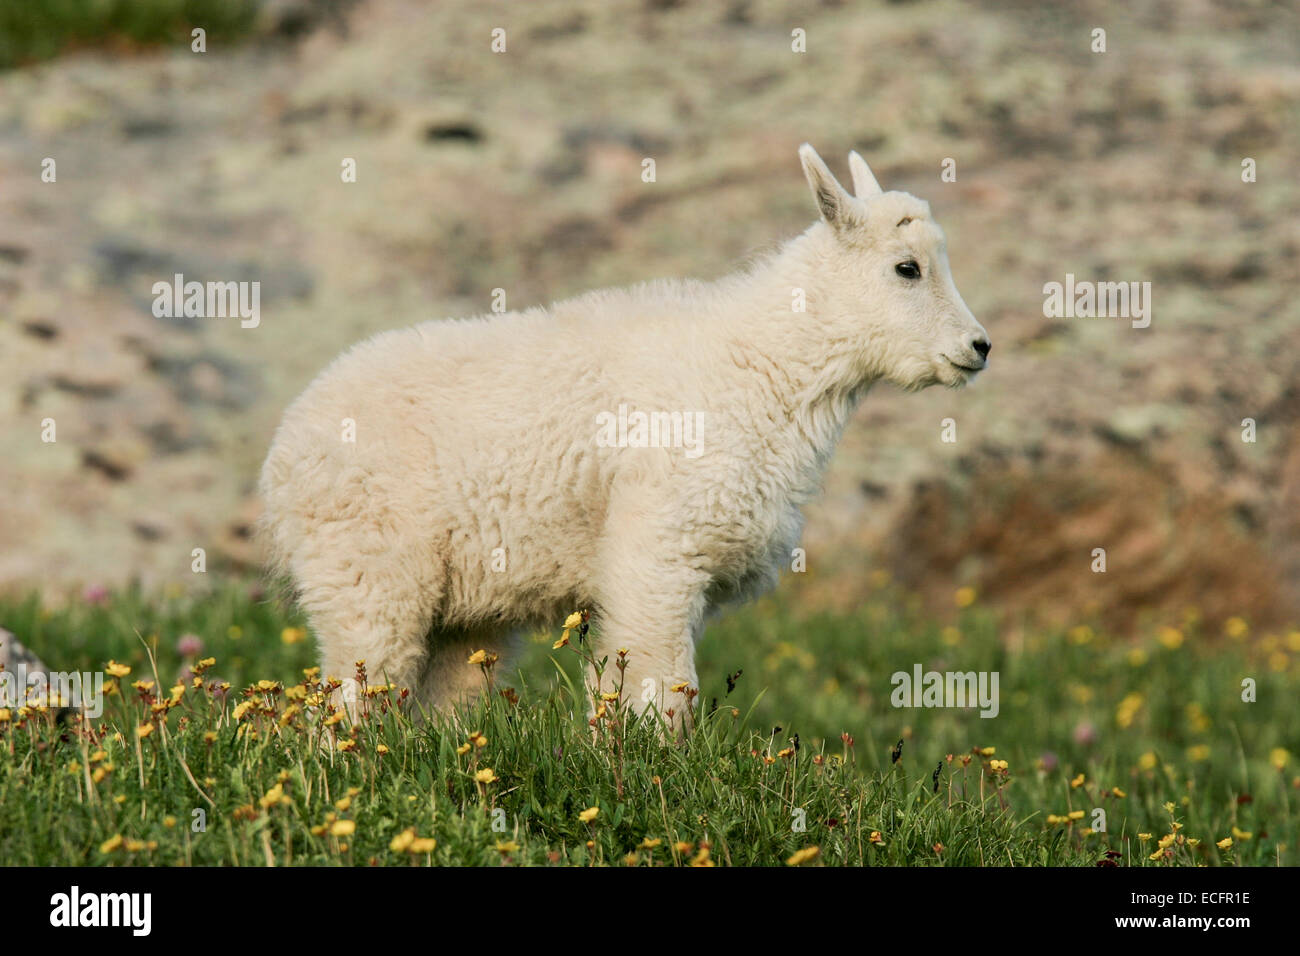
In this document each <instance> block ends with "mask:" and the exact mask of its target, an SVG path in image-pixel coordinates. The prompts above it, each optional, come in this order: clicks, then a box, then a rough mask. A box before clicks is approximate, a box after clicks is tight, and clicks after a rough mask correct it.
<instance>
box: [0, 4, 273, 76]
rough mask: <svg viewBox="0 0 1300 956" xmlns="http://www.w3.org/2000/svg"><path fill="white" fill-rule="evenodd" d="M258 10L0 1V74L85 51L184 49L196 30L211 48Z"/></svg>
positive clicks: (242, 30) (251, 21)
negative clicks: (199, 29)
mask: <svg viewBox="0 0 1300 956" xmlns="http://www.w3.org/2000/svg"><path fill="white" fill-rule="evenodd" d="M258 8H259V3H258V2H257V0H38V2H33V0H0V69H8V68H10V67H14V66H21V65H23V64H26V63H31V62H35V61H38V60H45V59H49V58H50V57H53V56H58V55H59V54H61V53H65V52H67V51H69V50H73V49H77V48H79V47H88V46H108V47H115V48H118V49H121V48H123V47H138V46H160V45H165V44H172V45H175V44H183V45H184V47H185V48H186V49H188V48H189V44H190V31H191V30H192V29H194V28H195V27H202V28H203V29H204V30H206V31H207V37H208V40H209V42H211V41H214V40H226V39H231V38H235V37H240V36H243V35H245V34H247V33H248V32H249V31H250V30H252V28H253V27H254V25H255V23H256V21H257V12H258ZM209 49H211V47H209Z"/></svg>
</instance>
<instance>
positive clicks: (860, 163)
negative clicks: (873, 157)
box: [849, 149, 884, 199]
mask: <svg viewBox="0 0 1300 956" xmlns="http://www.w3.org/2000/svg"><path fill="white" fill-rule="evenodd" d="M849 170H850V171H851V172H852V173H853V193H854V195H856V196H857V197H858V198H859V199H867V198H869V197H871V196H877V195H879V194H880V193H882V192H884V190H883V189H881V188H880V183H878V182H876V177H875V176H873V175H872V174H871V167H870V166H868V165H867V161H866V160H865V159H863V158H862V157H861V156H859V155H858V151H857V150H856V149H855V150H853V152H851V153H849Z"/></svg>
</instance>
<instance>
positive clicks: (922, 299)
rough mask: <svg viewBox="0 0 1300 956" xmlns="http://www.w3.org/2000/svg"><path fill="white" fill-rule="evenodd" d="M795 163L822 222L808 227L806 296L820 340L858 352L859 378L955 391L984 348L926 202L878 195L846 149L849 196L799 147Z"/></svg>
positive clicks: (861, 163)
mask: <svg viewBox="0 0 1300 956" xmlns="http://www.w3.org/2000/svg"><path fill="white" fill-rule="evenodd" d="M799 158H800V159H801V160H802V162H803V170H804V174H805V175H806V176H807V177H808V185H809V186H810V187H811V188H812V192H813V198H814V199H816V201H817V208H818V210H819V211H820V213H821V218H822V222H821V223H819V224H818V225H816V226H814V227H813V230H812V233H813V234H814V242H815V246H814V251H815V254H816V256H817V275H818V277H819V282H818V287H817V288H814V289H810V290H809V293H810V296H815V297H816V302H817V313H818V320H819V321H821V322H825V323H827V324H828V326H829V327H828V328H826V329H825V330H824V331H825V332H826V334H827V335H828V336H830V337H831V338H832V339H833V341H835V342H836V343H837V344H838V345H839V346H840V347H843V346H844V344H845V343H851V345H850V347H851V348H854V349H858V350H860V351H858V353H857V359H858V360H859V361H860V364H861V369H862V372H863V375H864V377H865V378H868V379H874V378H884V379H887V380H889V381H892V382H894V383H896V384H898V385H901V386H902V387H904V388H909V389H917V388H924V387H926V386H927V385H935V384H942V385H948V386H950V387H957V386H960V385H964V384H965V383H966V382H967V381H968V380H969V379H970V378H972V377H973V376H974V375H975V374H976V373H977V372H979V371H980V370H981V369H983V368H984V367H985V366H986V365H988V354H989V349H990V347H991V345H990V342H989V336H988V333H987V332H986V331H985V330H984V326H982V325H980V324H979V322H978V321H976V319H975V316H973V315H971V311H970V309H968V308H967V307H966V303H965V302H963V301H962V298H961V295H960V294H959V293H958V292H957V289H956V287H955V286H954V285H953V282H952V273H951V272H950V271H949V269H948V255H947V252H946V250H945V243H944V236H943V231H942V230H941V229H940V228H939V226H938V224H936V223H935V222H934V220H933V219H931V218H930V206H929V204H928V203H926V202H924V201H923V200H920V199H917V198H916V197H915V196H912V195H910V194H909V193H904V192H884V191H882V190H881V188H880V186H879V184H878V183H877V182H876V178H875V176H873V175H872V173H871V169H870V168H869V167H868V166H867V163H866V161H865V160H864V159H863V158H862V157H861V156H859V155H858V154H857V153H856V152H855V153H850V154H849V168H850V169H851V170H852V173H853V189H854V192H855V193H856V194H857V195H856V196H851V195H849V193H848V192H847V191H846V190H845V189H844V187H843V186H841V185H840V184H839V182H838V181H837V180H836V179H835V177H834V176H833V175H832V174H831V171H830V170H829V169H827V167H826V164H825V163H824V162H822V159H821V157H820V156H818V155H817V152H816V150H814V149H813V148H812V147H811V146H809V145H808V144H807V143H805V144H804V145H803V146H802V147H800V149H799Z"/></svg>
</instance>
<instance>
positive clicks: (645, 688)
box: [261, 144, 990, 725]
mask: <svg viewBox="0 0 1300 956" xmlns="http://www.w3.org/2000/svg"><path fill="white" fill-rule="evenodd" d="M799 157H800V159H801V160H802V163H803V171H804V174H805V176H806V177H807V179H808V184H809V185H810V186H811V188H812V193H813V196H814V198H815V199H816V203H817V207H818V210H819V211H820V213H821V219H820V221H819V222H816V223H814V224H813V225H812V226H811V227H809V229H808V230H807V231H805V232H804V233H803V234H802V235H800V236H798V237H797V238H795V239H792V240H790V241H788V242H786V243H785V244H784V245H783V246H782V247H781V248H780V249H779V250H778V251H776V252H775V253H773V254H772V255H770V256H768V257H767V258H765V259H764V260H763V261H761V262H760V263H759V264H758V265H756V266H754V267H752V268H750V269H747V270H745V271H743V272H740V273H736V274H733V275H730V276H727V277H725V278H722V279H719V280H716V281H714V282H699V281H658V282H652V283H648V284H644V285H640V286H636V287H633V288H629V289H614V290H602V291H597V292H590V293H587V294H585V295H581V296H578V297H577V298H574V299H569V300H567V301H563V302H559V303H556V304H555V305H553V306H551V307H550V308H546V309H543V308H532V309H528V310H526V311H523V312H512V313H508V314H502V315H492V316H485V317H479V318H474V319H469V320H464V321H430V322H424V323H421V324H419V325H416V326H413V327H410V328H404V329H398V330H394V331H388V332H383V333H381V334H379V335H376V336H374V337H373V338H370V339H368V340H366V341H364V342H361V343H360V344H358V345H356V346H354V347H353V348H351V349H349V350H348V351H347V352H345V353H344V354H343V355H341V356H340V357H339V358H337V359H336V360H335V361H334V362H333V363H332V364H331V365H330V366H329V367H327V368H326V369H325V370H324V371H323V372H321V373H320V375H319V376H318V377H317V378H316V380H315V381H313V382H312V383H311V384H310V385H309V386H308V388H307V390H306V391H305V392H303V394H302V395H301V396H300V397H299V398H298V399H297V400H296V401H295V402H294V403H293V404H292V405H291V406H290V407H289V409H288V410H287V411H286V412H285V415H284V419H283V421H282V422H281V424H280V427H279V429H278V430H277V432H276V434H275V438H274V441H273V443H272V445H271V449H270V453H269V454H268V455H267V458H266V463H265V465H264V466H263V469H262V475H261V492H262V495H263V497H264V500H265V504H266V510H265V514H264V518H263V532H264V534H265V535H266V537H267V539H268V541H267V543H268V546H269V550H270V552H271V555H272V559H273V562H274V565H275V567H276V568H277V569H278V570H280V571H281V572H287V574H288V575H289V576H290V577H291V578H292V581H293V583H294V584H295V586H296V589H297V594H298V597H299V601H300V603H301V605H302V607H303V608H304V610H305V611H306V612H307V614H308V616H309V619H310V621H311V624H312V627H313V629H314V631H315V633H316V637H317V640H318V641H319V643H320V651H321V665H322V669H323V673H324V674H325V675H330V676H336V677H339V678H340V679H345V680H346V679H350V675H351V674H352V673H353V671H354V667H355V665H354V662H355V661H358V660H362V659H364V660H365V662H366V665H367V668H368V672H369V674H370V675H371V677H373V678H374V679H376V680H383V679H387V680H388V681H390V682H394V683H396V684H398V685H399V686H401V687H409V688H410V689H411V691H412V693H413V694H414V695H415V698H416V700H418V701H420V702H422V703H423V704H426V705H431V706H433V707H435V708H449V707H450V706H451V705H453V704H454V703H456V702H458V701H460V700H462V699H465V698H468V697H472V696H473V695H474V694H475V693H476V692H477V691H478V690H479V689H480V685H481V684H482V676H481V675H480V673H479V669H478V668H477V667H471V666H469V665H468V664H467V663H466V661H467V658H468V657H469V656H470V655H471V654H472V652H474V651H475V650H477V649H486V650H489V651H495V652H497V653H505V652H507V651H508V650H509V648H510V645H511V644H513V643H514V640H513V637H512V635H514V634H517V633H519V632H520V631H521V630H522V629H525V628H528V627H532V626H537V625H541V626H554V625H556V623H557V622H559V621H563V620H564V619H565V617H566V616H567V615H568V614H569V613H570V612H572V611H573V610H574V609H576V608H590V609H591V611H592V615H593V623H594V625H595V640H596V656H597V658H598V659H599V658H600V657H602V656H608V657H609V658H610V661H611V664H610V666H608V667H607V668H606V671H605V676H604V678H603V682H604V683H603V686H602V688H601V689H602V690H605V691H610V690H612V689H619V690H621V692H622V693H623V695H624V696H625V697H626V699H627V700H628V701H629V703H630V704H631V706H633V707H635V708H636V709H637V710H638V711H643V710H645V709H647V708H649V707H651V706H653V707H654V708H656V710H657V711H658V712H659V713H660V714H664V713H665V712H667V711H669V710H672V711H674V715H673V716H672V717H671V722H672V723H673V724H675V725H680V723H681V721H682V715H683V714H684V713H685V711H686V703H687V701H686V698H685V697H684V696H683V690H682V689H681V688H682V685H686V686H687V687H694V686H695V685H696V674H695V663H694V649H695V642H696V641H697V639H698V638H699V636H700V633H701V630H702V628H703V624H704V620H705V616H706V612H708V611H709V610H710V609H711V608H713V607H715V606H716V605H718V604H720V603H723V602H726V601H730V600H736V599H738V598H743V597H747V596H751V595H753V594H755V593H757V592H759V591H761V590H763V589H765V588H768V587H770V586H772V585H773V584H774V583H775V581H776V579H777V576H778V573H779V570H780V568H781V567H782V566H783V565H786V563H787V562H789V561H791V559H792V550H793V549H794V548H795V546H796V545H797V543H798V540H799V534H800V531H801V528H802V523H803V519H802V516H801V514H800V511H799V508H800V506H801V505H802V504H804V503H806V502H807V501H808V500H809V499H810V498H811V497H812V496H813V495H814V494H815V493H816V491H817V490H818V486H819V484H820V480H821V476H822V473H823V471H824V469H825V468H826V465H827V462H828V461H829V459H830V456H831V453H832V451H833V450H834V448H835V445H836V443H837V442H838V440H839V438H840V434H841V432H842V431H843V430H844V426H845V423H846V422H847V421H848V418H849V416H850V414H851V413H852V412H853V410H854V407H855V406H856V404H857V402H858V400H859V399H860V398H861V397H862V396H863V395H864V394H865V393H866V391H867V390H868V389H869V388H870V387H871V385H872V384H873V383H874V382H877V381H879V380H881V379H884V380H886V381H890V382H893V383H895V384H897V385H899V386H901V387H903V388H905V389H920V388H925V387H926V386H928V385H935V384H942V385H947V386H949V387H957V386H960V385H963V384H965V383H966V382H967V381H968V380H969V379H971V378H972V377H973V376H974V375H975V374H976V373H977V372H978V371H979V370H980V369H982V368H984V367H985V365H986V364H987V359H988V354H989V347H990V345H989V338H988V335H987V333H986V332H985V331H984V328H983V326H981V325H980V324H979V322H977V321H976V320H975V317H974V316H973V315H971V313H970V310H969V309H967V308H966V304H965V303H964V302H963V301H962V298H961V296H960V295H959V294H958V293H957V290H956V288H955V287H954V286H953V281H952V276H951V275H950V273H949V270H948V258H947V255H946V253H945V246H944V236H943V233H942V231H940V229H939V227H938V225H937V224H936V223H935V222H934V220H933V219H932V218H931V216H930V207H929V205H928V204H927V203H925V202H923V201H922V200H920V199H917V198H915V197H914V196H911V195H909V194H907V193H902V192H882V191H881V188H880V186H879V185H877V183H876V180H875V177H874V176H873V175H872V173H871V170H870V169H869V168H868V167H867V164H866V162H865V161H864V160H863V159H862V158H861V157H860V156H859V155H858V154H857V153H852V154H851V155H850V156H849V164H850V168H851V170H852V173H853V184H854V190H855V192H856V194H857V195H856V196H852V195H850V194H849V193H848V192H846V191H845V189H844V188H843V187H842V186H841V185H840V184H839V182H838V181H837V180H836V179H835V177H834V176H833V175H832V174H831V172H830V170H829V169H827V167H826V164H825V163H823V162H822V160H821V158H820V157H819V156H818V155H817V153H816V152H815V151H814V150H813V148H812V147H811V146H809V145H807V144H805V145H804V146H803V147H801V148H800V150H799ZM799 305H802V306H803V308H802V310H800V308H799ZM618 649H626V650H627V652H628V656H627V668H626V672H625V674H624V675H623V679H622V681H621V682H620V681H619V674H618V671H617V669H616V668H615V667H614V666H613V665H612V661H613V659H614V655H615V653H616V651H617V650H618Z"/></svg>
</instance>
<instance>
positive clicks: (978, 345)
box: [971, 339, 993, 358]
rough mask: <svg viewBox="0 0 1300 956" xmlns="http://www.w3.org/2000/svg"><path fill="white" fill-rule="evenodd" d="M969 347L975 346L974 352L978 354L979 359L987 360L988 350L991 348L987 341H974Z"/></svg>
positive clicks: (991, 345) (990, 343)
mask: <svg viewBox="0 0 1300 956" xmlns="http://www.w3.org/2000/svg"><path fill="white" fill-rule="evenodd" d="M971 345H973V346H975V351H976V352H979V354H980V358H988V357H989V350H990V349H992V348H993V343H992V342H990V341H989V340H988V339H976V340H975V341H974V342H972V343H971Z"/></svg>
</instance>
